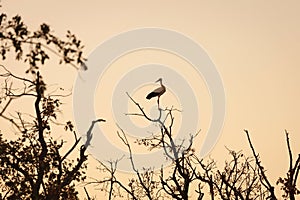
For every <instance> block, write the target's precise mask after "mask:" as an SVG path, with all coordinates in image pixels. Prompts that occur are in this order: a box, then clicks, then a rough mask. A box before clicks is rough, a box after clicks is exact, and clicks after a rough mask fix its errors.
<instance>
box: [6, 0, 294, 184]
mask: <svg viewBox="0 0 300 200" xmlns="http://www.w3.org/2000/svg"><path fill="white" fill-rule="evenodd" d="M2 4H3V7H2V10H3V11H4V12H6V13H8V14H9V15H10V16H12V15H14V14H20V15H21V16H22V17H23V19H24V20H25V22H26V23H27V24H29V26H30V27H31V28H36V27H38V25H39V24H40V23H42V22H46V23H48V24H50V25H51V27H52V28H53V30H55V33H57V34H59V35H63V34H64V33H65V32H66V31H67V30H71V31H72V32H73V33H75V34H76V35H77V36H78V37H79V38H80V39H81V40H82V41H83V43H84V44H85V46H86V48H85V50H86V55H88V53H89V52H91V51H92V50H93V49H94V48H96V47H97V46H98V45H99V44H100V43H101V42H103V41H105V40H107V39H108V38H111V37H112V36H114V35H116V34H118V33H120V32H124V31H128V30H132V29H136V28H142V27H159V28H165V29H171V30H174V31H178V32H180V33H182V34H184V35H186V36H188V37H190V38H192V39H193V40H194V41H196V42H198V43H199V44H201V45H202V47H203V48H204V49H205V50H206V52H207V54H208V55H209V56H210V58H211V59H212V60H213V62H214V63H215V65H216V67H217V69H218V71H219V73H220V75H221V77H222V80H223V84H224V88H225V94H226V118H225V122H224V128H223V131H222V135H221V137H220V139H219V141H218V143H217V145H216V146H215V148H214V149H213V151H212V156H213V157H214V158H216V159H220V160H222V158H223V157H224V153H225V154H227V152H226V150H225V148H224V146H225V145H226V146H227V147H229V148H231V149H235V150H241V149H243V150H245V151H246V152H248V149H249V148H248V144H247V142H246V137H245V135H244V134H243V129H249V131H250V133H252V134H251V136H252V139H253V143H254V146H255V147H256V150H257V152H259V153H260V156H261V157H262V162H263V165H264V166H265V167H266V168H267V169H268V172H267V173H268V174H270V176H271V177H272V180H273V181H275V180H276V179H277V178H278V177H279V176H283V175H285V174H284V173H285V171H286V169H287V167H288V166H287V164H288V163H287V152H286V146H285V135H284V129H287V130H288V131H289V132H290V133H291V134H290V139H291V143H292V147H293V151H294V153H295V154H296V153H299V152H300V123H299V119H300V104H299V102H300V90H299V86H300V56H299V52H300V37H299V36H300V12H299V10H300V2H299V1H296V0H294V1H285V2H283V1H279V0H276V1H271V0H269V1H259V0H255V1H254V0H251V1H250V0H248V1H233V0H229V1H198V0H193V1H187V2H178V3H174V1H171V0H165V1H157V0H154V1H140V0H139V1H137V0H135V1H96V0H93V1H71V0H65V1H57V0H56V1H55V0H52V1H38V0H26V1H25V0H22V1H20V0H3V1H2ZM49 71H50V70H49ZM55 78H56V79H57V80H51V81H53V82H59V83H63V84H66V85H67V87H72V84H73V82H74V80H75V78H76V73H75V72H73V73H69V77H68V79H66V77H65V74H61V75H59V74H57V75H56V77H55ZM68 109H71V107H69V108H68ZM99 115H100V114H99ZM64 117H65V118H70V117H72V113H69V114H68V113H64ZM104 118H105V116H104ZM204 126H206V125H204ZM202 128H203V127H202Z"/></svg>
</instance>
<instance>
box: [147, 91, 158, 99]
mask: <svg viewBox="0 0 300 200" xmlns="http://www.w3.org/2000/svg"><path fill="white" fill-rule="evenodd" d="M155 96H157V93H156V92H151V93H149V94H148V95H147V96H146V99H151V98H152V97H155Z"/></svg>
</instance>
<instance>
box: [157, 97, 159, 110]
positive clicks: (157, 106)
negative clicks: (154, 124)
mask: <svg viewBox="0 0 300 200" xmlns="http://www.w3.org/2000/svg"><path fill="white" fill-rule="evenodd" d="M157 107H158V108H159V97H158V98H157Z"/></svg>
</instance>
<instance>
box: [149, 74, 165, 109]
mask: <svg viewBox="0 0 300 200" xmlns="http://www.w3.org/2000/svg"><path fill="white" fill-rule="evenodd" d="M155 82H156V83H157V82H159V83H160V87H159V88H156V89H155V90H153V91H152V92H150V93H149V94H148V95H147V97H146V98H147V99H151V98H152V97H157V104H158V106H159V97H160V96H161V95H162V94H163V93H165V92H166V87H165V86H164V85H163V84H162V78H160V79H158V80H157V81H155Z"/></svg>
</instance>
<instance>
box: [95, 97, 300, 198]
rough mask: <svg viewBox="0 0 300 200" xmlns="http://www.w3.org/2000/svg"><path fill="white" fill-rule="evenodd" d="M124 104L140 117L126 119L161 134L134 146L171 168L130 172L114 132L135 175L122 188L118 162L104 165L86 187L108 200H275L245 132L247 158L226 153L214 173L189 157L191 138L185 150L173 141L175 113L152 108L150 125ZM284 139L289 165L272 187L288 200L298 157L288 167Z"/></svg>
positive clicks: (207, 163)
mask: <svg viewBox="0 0 300 200" xmlns="http://www.w3.org/2000/svg"><path fill="white" fill-rule="evenodd" d="M128 96H129V95H128ZM129 98H130V99H131V101H132V102H133V103H134V104H135V105H136V106H137V108H138V109H139V111H140V112H139V113H129V114H128V115H132V116H136V117H142V118H144V119H145V120H148V121H149V122H152V123H157V124H158V125H159V127H160V130H161V131H160V133H159V134H155V135H152V136H151V137H150V138H143V139H137V141H136V143H137V144H139V145H143V146H145V148H147V149H148V150H149V151H151V150H153V149H156V150H163V151H164V153H165V158H162V159H169V160H171V164H170V166H167V167H165V168H164V167H162V168H161V169H160V170H154V169H152V168H145V169H143V170H138V169H137V168H136V167H135V163H134V154H133V150H132V147H131V145H130V143H129V141H128V139H127V137H126V134H125V133H124V131H123V130H122V129H121V128H120V131H118V132H117V134H118V136H119V138H120V139H121V141H122V142H123V143H124V145H125V146H126V147H127V149H128V152H129V160H130V162H131V166H132V170H133V172H134V173H135V174H134V177H133V178H130V180H129V181H128V182H122V181H121V179H120V178H119V177H118V175H117V173H116V172H117V166H118V162H119V161H120V159H123V157H122V158H120V159H119V160H116V161H109V162H108V163H107V162H106V163H105V162H104V161H100V167H99V169H100V172H101V174H102V175H103V176H104V178H103V179H101V180H95V181H91V182H89V184H94V185H95V186H97V187H100V188H101V190H103V191H105V192H107V193H108V199H150V200H154V199H156V200H157V199H178V200H179V199H180V200H182V199H185V200H187V199H198V200H201V199H204V198H205V199H212V200H213V199H240V200H249V199H261V200H263V199H272V200H275V199H277V197H276V195H275V191H274V190H275V187H274V186H273V185H272V184H271V182H270V181H269V179H268V177H267V175H266V170H265V169H264V167H263V166H262V162H261V160H260V157H259V155H258V154H257V153H256V152H255V149H254V147H253V144H252V142H251V139H250V134H249V133H248V131H247V130H245V131H244V132H245V133H246V136H247V139H248V143H249V145H250V149H251V151H252V153H253V155H252V156H245V155H244V154H243V153H242V152H241V151H238V152H236V151H233V150H230V149H227V150H228V152H229V155H230V156H231V159H229V161H225V165H224V168H223V169H220V168H219V167H218V166H217V162H216V161H215V160H213V159H211V158H207V159H201V158H199V156H198V155H196V154H195V150H194V149H193V143H194V138H195V137H196V136H197V134H195V135H190V138H187V140H188V141H189V143H188V145H187V146H184V145H183V143H182V141H181V142H178V141H177V142H176V141H175V139H174V136H173V133H172V130H173V125H174V117H173V112H175V111H176V112H178V110H176V109H173V108H171V109H167V108H166V109H162V108H160V107H159V106H158V108H157V111H158V113H159V116H158V118H156V119H152V118H150V117H149V116H148V115H147V114H146V112H145V111H144V109H143V107H142V106H141V105H140V104H139V103H138V102H136V101H135V100H134V99H133V98H132V97H131V96H129ZM163 112H165V113H164V114H163ZM162 116H165V117H162ZM286 138H287V146H288V151H289V155H290V163H291V164H290V169H289V172H288V174H287V177H286V178H284V179H283V178H279V180H278V182H277V184H279V183H280V184H282V187H281V189H282V190H283V191H284V195H283V197H284V198H285V199H291V200H294V199H295V196H296V195H298V194H299V190H298V189H297V186H296V184H297V178H298V175H299V169H300V165H299V155H298V159H297V160H296V162H295V163H294V164H292V162H293V159H292V151H291V148H290V143H289V138H288V134H287V133H286ZM195 186H197V189H195Z"/></svg>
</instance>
